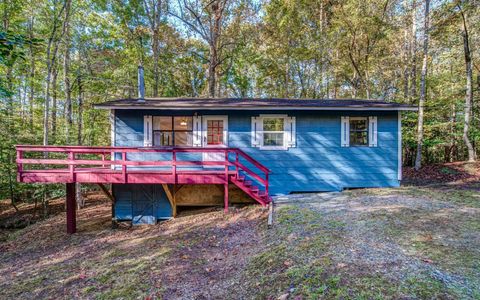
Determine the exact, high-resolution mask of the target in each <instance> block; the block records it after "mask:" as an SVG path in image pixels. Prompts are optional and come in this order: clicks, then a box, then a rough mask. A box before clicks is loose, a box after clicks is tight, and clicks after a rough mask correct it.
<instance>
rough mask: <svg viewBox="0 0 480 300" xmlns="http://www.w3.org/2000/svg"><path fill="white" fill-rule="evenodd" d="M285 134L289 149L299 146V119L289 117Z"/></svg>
mask: <svg viewBox="0 0 480 300" xmlns="http://www.w3.org/2000/svg"><path fill="white" fill-rule="evenodd" d="M285 121H286V122H285V126H284V127H285V129H284V131H285V133H286V134H287V136H286V139H285V140H286V146H287V147H289V148H295V147H296V146H297V118H296V117H287V118H286V119H285Z"/></svg>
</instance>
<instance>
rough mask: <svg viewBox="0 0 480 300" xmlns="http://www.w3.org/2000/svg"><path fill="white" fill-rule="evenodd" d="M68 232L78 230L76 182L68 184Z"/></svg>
mask: <svg viewBox="0 0 480 300" xmlns="http://www.w3.org/2000/svg"><path fill="white" fill-rule="evenodd" d="M66 192H67V193H66V206H67V233H69V234H72V233H75V232H77V220H76V218H77V215H76V214H77V213H76V209H77V202H76V201H75V183H74V182H72V183H67V184H66Z"/></svg>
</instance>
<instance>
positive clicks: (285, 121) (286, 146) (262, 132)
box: [256, 114, 288, 150]
mask: <svg viewBox="0 0 480 300" xmlns="http://www.w3.org/2000/svg"><path fill="white" fill-rule="evenodd" d="M264 118H282V119H283V145H282V146H264V145H263V140H264V139H263V134H264V133H265V131H264V130H263V119H264ZM287 119H288V115H286V114H261V115H259V117H257V118H256V120H257V124H260V126H259V127H260V130H257V131H258V132H259V133H258V136H259V143H258V145H259V146H258V147H259V148H260V150H288V143H287V142H288V140H287V138H288V137H287V135H288V134H287V131H286V130H285V126H286V123H287ZM268 132H269V131H267V133H268Z"/></svg>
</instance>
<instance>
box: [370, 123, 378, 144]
mask: <svg viewBox="0 0 480 300" xmlns="http://www.w3.org/2000/svg"><path fill="white" fill-rule="evenodd" d="M377 136H378V121H377V117H368V146H369V147H377V145H378V142H377V140H378V139H377Z"/></svg>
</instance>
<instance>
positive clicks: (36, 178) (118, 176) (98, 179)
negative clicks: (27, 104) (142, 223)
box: [16, 145, 271, 233]
mask: <svg viewBox="0 0 480 300" xmlns="http://www.w3.org/2000/svg"><path fill="white" fill-rule="evenodd" d="M16 148H17V160H16V162H17V168H18V173H17V180H18V181H19V182H24V183H65V184H66V185H67V188H66V191H67V231H68V232H70V233H73V232H75V218H74V213H72V210H75V203H74V202H75V200H74V191H75V185H74V184H73V183H77V182H78V183H97V184H104V183H114V184H161V185H164V186H165V188H166V189H167V185H169V184H174V185H177V184H180V185H182V184H223V185H224V192H225V193H224V194H225V199H224V202H225V211H227V210H228V184H229V183H233V184H235V185H236V186H238V187H239V188H240V189H241V190H243V191H244V192H245V193H246V194H247V195H249V196H250V197H252V198H253V199H255V200H256V201H257V202H259V203H260V204H261V205H263V206H266V205H267V204H268V203H269V202H270V199H271V198H270V196H269V193H268V185H269V183H268V176H269V173H270V170H269V169H268V168H266V167H265V166H263V165H262V164H260V163H259V162H258V161H256V160H255V159H254V158H252V157H251V156H249V155H248V154H246V153H245V152H243V151H242V150H240V149H238V148H133V147H83V146H31V145H19V146H17V147H16ZM169 200H171V199H169ZM171 203H172V206H174V205H175V203H174V201H171ZM72 218H73V221H72ZM72 222H73V223H72Z"/></svg>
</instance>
